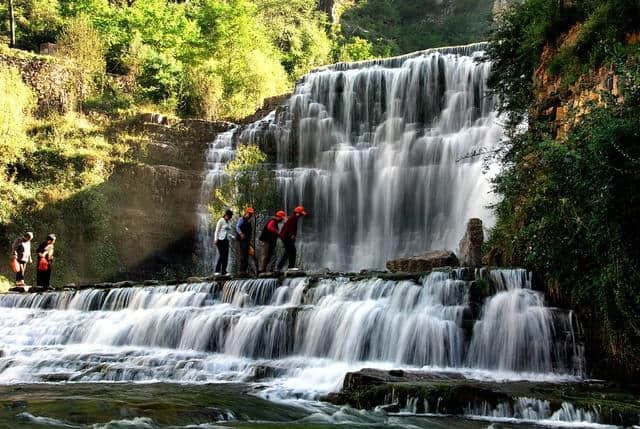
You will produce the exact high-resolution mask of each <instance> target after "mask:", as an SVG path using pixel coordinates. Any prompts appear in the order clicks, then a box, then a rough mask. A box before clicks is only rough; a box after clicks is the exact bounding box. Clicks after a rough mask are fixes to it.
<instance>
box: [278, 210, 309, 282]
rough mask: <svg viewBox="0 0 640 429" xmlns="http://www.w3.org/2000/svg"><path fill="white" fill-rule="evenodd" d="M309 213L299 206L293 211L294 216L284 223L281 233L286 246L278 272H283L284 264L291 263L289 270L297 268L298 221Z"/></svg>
mask: <svg viewBox="0 0 640 429" xmlns="http://www.w3.org/2000/svg"><path fill="white" fill-rule="evenodd" d="M308 214H309V213H307V212H306V211H305V210H304V207H302V206H298V207H296V208H295V210H294V211H293V216H291V217H290V218H289V219H287V221H286V222H285V223H284V226H283V227H282V230H281V231H280V239H281V240H282V243H283V244H284V252H285V253H284V256H283V257H282V259H280V262H278V270H282V268H283V267H284V264H286V263H287V261H289V269H291V268H295V266H296V234H297V233H298V219H300V218H301V217H302V216H307V215H308Z"/></svg>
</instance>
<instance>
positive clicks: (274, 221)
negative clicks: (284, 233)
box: [260, 210, 287, 272]
mask: <svg viewBox="0 0 640 429" xmlns="http://www.w3.org/2000/svg"><path fill="white" fill-rule="evenodd" d="M285 217H287V214H286V213H285V212H283V211H282V210H280V211H278V212H277V213H276V215H275V216H274V217H272V218H271V219H269V221H268V222H267V224H266V225H265V226H264V229H263V230H262V234H261V235H260V241H262V242H263V243H264V249H265V255H264V259H263V260H262V267H261V269H260V271H261V272H266V271H268V270H269V268H271V260H272V259H273V257H274V256H275V253H276V245H277V244H278V237H280V230H279V229H278V226H279V225H280V223H281V222H282V221H283V220H284V218H285Z"/></svg>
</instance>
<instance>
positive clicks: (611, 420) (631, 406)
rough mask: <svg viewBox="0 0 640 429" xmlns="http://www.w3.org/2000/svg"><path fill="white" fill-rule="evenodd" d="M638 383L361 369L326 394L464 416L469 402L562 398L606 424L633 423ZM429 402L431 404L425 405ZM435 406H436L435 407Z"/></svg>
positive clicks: (393, 408)
mask: <svg viewBox="0 0 640 429" xmlns="http://www.w3.org/2000/svg"><path fill="white" fill-rule="evenodd" d="M639 393H640V388H639V387H637V386H636V387H631V388H630V387H629V386H627V387H626V388H625V390H624V391H622V390H620V389H618V388H616V387H614V386H612V385H608V384H606V383H603V382H597V381H583V382H573V383H571V382H567V383H551V382H529V381H501V382H497V381H480V380H472V379H468V378H465V377H464V376H463V375H462V374H460V373H452V372H444V371H443V372H422V371H404V370H389V371H385V370H378V369H362V370H360V371H357V372H350V373H347V375H346V376H345V378H344V383H343V387H342V390H341V391H340V392H338V393H334V394H330V395H328V396H327V397H325V398H324V400H326V401H328V402H331V403H334V404H336V405H350V406H352V407H356V408H360V409H373V408H375V407H382V408H383V409H385V410H386V411H387V412H398V411H400V410H401V409H407V407H408V404H409V402H412V403H414V404H416V412H418V413H424V412H436V413H438V414H450V415H458V416H463V415H465V414H466V413H467V411H468V409H469V407H470V406H474V405H477V406H480V407H482V406H485V405H489V406H491V407H493V408H495V407H496V406H498V405H499V404H510V405H511V408H512V409H513V405H514V404H516V403H518V400H519V399H520V398H525V397H526V398H531V399H539V400H544V401H548V402H549V404H550V406H551V409H552V411H555V410H558V409H560V408H561V407H562V404H563V403H564V402H569V403H571V404H573V406H574V407H576V408H582V409H584V410H596V411H597V412H598V413H599V414H600V418H601V422H600V423H604V424H613V425H623V426H633V425H635V424H637V422H638V419H639V417H640V402H639V401H638V399H637V398H638V394H639ZM425 406H429V408H430V409H429V410H426V409H425ZM436 407H437V410H436Z"/></svg>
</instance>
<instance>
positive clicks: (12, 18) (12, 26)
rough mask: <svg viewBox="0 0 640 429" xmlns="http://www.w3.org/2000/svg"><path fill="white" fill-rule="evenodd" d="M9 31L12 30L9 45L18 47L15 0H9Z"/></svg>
mask: <svg viewBox="0 0 640 429" xmlns="http://www.w3.org/2000/svg"><path fill="white" fill-rule="evenodd" d="M9 31H10V32H11V40H10V42H9V46H11V47H12V48H15V47H16V19H15V16H14V14H13V0H9Z"/></svg>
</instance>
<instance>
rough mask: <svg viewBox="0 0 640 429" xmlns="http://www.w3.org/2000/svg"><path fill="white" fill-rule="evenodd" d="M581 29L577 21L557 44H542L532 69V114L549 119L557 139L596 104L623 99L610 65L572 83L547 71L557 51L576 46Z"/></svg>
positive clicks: (637, 39) (635, 39) (633, 40)
mask: <svg viewBox="0 0 640 429" xmlns="http://www.w3.org/2000/svg"><path fill="white" fill-rule="evenodd" d="M580 30H581V24H577V25H575V26H573V27H572V28H571V29H570V30H569V31H568V32H567V33H565V34H563V35H562V36H561V37H560V38H559V40H558V45H557V46H555V45H554V46H547V47H545V48H544V50H543V52H542V56H541V61H540V65H539V67H538V68H537V69H536V70H535V72H534V82H535V88H534V90H535V95H536V100H535V103H534V106H535V108H534V109H533V110H532V112H533V115H534V116H537V117H541V118H545V117H546V118H549V119H551V121H552V123H553V124H554V128H555V135H556V139H558V140H564V139H566V137H567V135H568V133H569V130H570V129H571V127H573V126H575V125H577V124H579V123H580V121H581V120H582V118H583V117H584V116H585V115H586V114H588V113H589V112H590V111H591V110H593V109H594V108H595V107H600V106H604V105H607V104H609V103H622V102H624V95H623V92H622V88H621V81H620V75H619V72H618V71H617V70H616V68H615V66H613V65H603V66H601V67H600V68H598V69H594V70H589V72H588V73H585V74H582V75H581V76H580V77H579V78H578V79H577V81H576V82H574V83H571V84H568V83H567V82H565V81H564V80H563V78H562V77H561V76H559V75H555V74H553V73H551V72H550V71H549V68H550V65H551V64H552V62H553V60H554V58H555V57H556V55H557V54H558V52H559V51H560V50H567V49H571V47H572V46H573V45H575V43H576V42H577V40H578V38H579V35H580ZM626 42H627V43H628V44H629V45H633V44H638V43H640V36H639V35H637V34H630V35H628V36H627V41H626Z"/></svg>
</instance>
